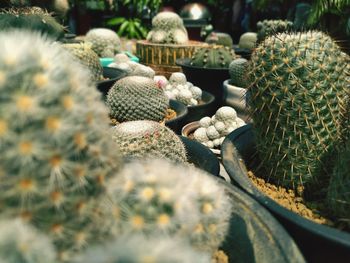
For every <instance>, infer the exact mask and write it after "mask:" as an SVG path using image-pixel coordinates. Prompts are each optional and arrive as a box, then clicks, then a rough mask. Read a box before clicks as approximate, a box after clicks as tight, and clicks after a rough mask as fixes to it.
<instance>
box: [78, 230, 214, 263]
mask: <svg viewBox="0 0 350 263" xmlns="http://www.w3.org/2000/svg"><path fill="white" fill-rule="evenodd" d="M169 252H171V253H169ZM110 262H113V263H140V262H145V263H146V262H152V263H180V262H181V263H193V262H198V263H210V262H211V258H210V255H209V254H207V253H204V252H199V251H196V250H194V249H193V248H191V246H190V245H189V244H188V242H186V240H183V239H179V238H175V239H174V238H171V239H170V238H169V237H166V236H162V235H157V236H153V237H145V236H144V235H141V234H134V235H131V236H126V235H124V236H122V237H118V238H117V239H116V240H114V241H112V242H108V243H106V244H104V245H103V246H98V247H93V248H90V249H89V250H88V251H87V252H86V253H85V254H84V255H83V256H81V257H80V258H79V259H78V260H76V261H75V263H110Z"/></svg>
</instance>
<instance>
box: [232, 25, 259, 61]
mask: <svg viewBox="0 0 350 263" xmlns="http://www.w3.org/2000/svg"><path fill="white" fill-rule="evenodd" d="M257 38H258V37H257V33H255V32H246V33H243V34H242V35H241V36H240V37H239V42H238V46H237V45H235V46H234V50H235V52H236V54H237V55H240V56H242V58H245V59H248V60H249V59H250V56H251V54H252V52H253V49H254V48H255V46H256V42H257Z"/></svg>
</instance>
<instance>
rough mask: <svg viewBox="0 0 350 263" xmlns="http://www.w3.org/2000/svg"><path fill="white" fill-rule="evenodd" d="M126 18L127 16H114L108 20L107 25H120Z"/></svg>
mask: <svg viewBox="0 0 350 263" xmlns="http://www.w3.org/2000/svg"><path fill="white" fill-rule="evenodd" d="M125 20H126V19H125V17H114V18H111V19H110V20H108V21H107V25H109V26H116V25H120V24H122V23H124V21H125Z"/></svg>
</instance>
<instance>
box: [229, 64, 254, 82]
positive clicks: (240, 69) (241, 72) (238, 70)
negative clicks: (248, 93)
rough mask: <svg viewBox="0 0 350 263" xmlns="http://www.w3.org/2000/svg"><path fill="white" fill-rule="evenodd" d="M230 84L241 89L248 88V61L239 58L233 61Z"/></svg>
mask: <svg viewBox="0 0 350 263" xmlns="http://www.w3.org/2000/svg"><path fill="white" fill-rule="evenodd" d="M228 69H229V73H230V77H231V80H230V84H231V85H235V86H237V87H241V88H247V86H248V71H249V69H248V60H246V59H245V58H238V59H235V60H233V61H232V62H231V63H230V65H229V68H228Z"/></svg>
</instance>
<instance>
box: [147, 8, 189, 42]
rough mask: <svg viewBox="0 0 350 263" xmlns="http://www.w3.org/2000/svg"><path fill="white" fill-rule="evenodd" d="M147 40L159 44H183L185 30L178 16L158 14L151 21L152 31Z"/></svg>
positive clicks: (170, 13) (174, 14) (185, 34)
mask: <svg viewBox="0 0 350 263" xmlns="http://www.w3.org/2000/svg"><path fill="white" fill-rule="evenodd" d="M147 40H148V41H150V42H152V43H160V44H185V43H186V42H188V35H187V30H186V28H185V26H184V24H183V21H182V19H181V17H180V16H179V15H177V14H176V13H173V12H160V13H159V14H157V15H156V16H155V17H154V18H153V19H152V30H151V31H150V32H149V33H148V35H147Z"/></svg>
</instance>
